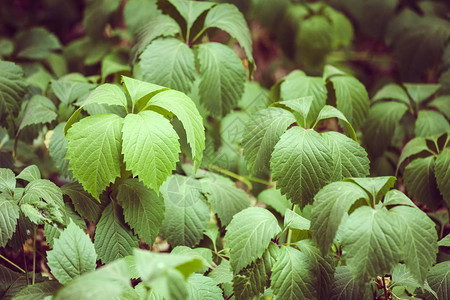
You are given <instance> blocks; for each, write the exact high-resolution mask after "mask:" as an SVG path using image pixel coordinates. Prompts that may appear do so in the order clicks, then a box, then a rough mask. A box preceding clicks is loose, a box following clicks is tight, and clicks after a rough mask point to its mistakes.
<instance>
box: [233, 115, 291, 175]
mask: <svg viewBox="0 0 450 300" xmlns="http://www.w3.org/2000/svg"><path fill="white" fill-rule="evenodd" d="M293 123H295V118H294V115H293V114H292V113H290V112H288V111H286V110H284V109H280V108H277V107H269V108H267V109H265V110H261V111H259V112H257V113H255V114H254V115H253V116H252V118H251V120H250V121H249V122H248V123H247V125H246V127H245V130H244V135H243V143H242V144H243V148H244V157H245V160H246V162H247V166H248V169H249V171H250V172H251V173H253V174H260V173H264V172H266V171H268V170H269V160H270V156H271V154H272V152H273V148H274V147H275V145H276V143H278V141H279V139H280V137H281V135H282V134H283V133H284V132H285V131H286V129H287V128H288V126H289V125H291V124H293Z"/></svg>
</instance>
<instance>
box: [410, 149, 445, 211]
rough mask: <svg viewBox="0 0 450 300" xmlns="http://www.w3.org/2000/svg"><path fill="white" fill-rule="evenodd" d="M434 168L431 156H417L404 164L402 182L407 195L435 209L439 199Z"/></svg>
mask: <svg viewBox="0 0 450 300" xmlns="http://www.w3.org/2000/svg"><path fill="white" fill-rule="evenodd" d="M434 168H435V161H434V157H433V156H429V157H426V158H417V159H415V160H414V161H412V162H411V163H410V164H408V165H407V166H406V168H405V172H404V174H403V182H404V184H405V186H406V190H407V191H408V195H409V196H410V197H411V198H415V199H416V200H417V201H419V202H421V203H423V204H426V205H427V206H429V207H430V208H431V209H436V208H437V206H438V205H439V199H441V197H440V195H439V190H438V188H437V184H436V177H435V174H434ZM447 168H448V166H447ZM447 184H448V183H447Z"/></svg>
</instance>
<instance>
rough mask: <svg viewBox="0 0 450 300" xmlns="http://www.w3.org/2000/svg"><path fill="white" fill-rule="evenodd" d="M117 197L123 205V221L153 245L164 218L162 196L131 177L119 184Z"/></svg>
mask: <svg viewBox="0 0 450 300" xmlns="http://www.w3.org/2000/svg"><path fill="white" fill-rule="evenodd" d="M117 199H118V200H119V202H120V204H121V206H122V207H123V214H124V218H125V222H127V223H128V225H130V227H131V228H132V229H133V230H134V232H135V233H136V234H137V235H138V236H139V237H140V238H141V239H143V240H144V242H146V243H147V244H148V245H149V246H151V245H153V242H154V241H155V239H156V237H157V236H158V232H159V228H160V226H161V223H162V221H163V219H164V200H163V199H162V197H161V196H158V195H157V194H156V193H155V192H154V191H152V190H150V189H147V188H146V187H145V186H144V185H143V184H142V183H140V182H139V180H138V179H137V178H133V179H128V180H126V181H125V182H124V183H122V184H121V185H119V193H118V194H117Z"/></svg>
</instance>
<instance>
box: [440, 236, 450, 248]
mask: <svg viewBox="0 0 450 300" xmlns="http://www.w3.org/2000/svg"><path fill="white" fill-rule="evenodd" d="M438 245H439V247H450V234H447V235H446V236H445V237H443V238H442V239H441V240H440V241H439V242H438Z"/></svg>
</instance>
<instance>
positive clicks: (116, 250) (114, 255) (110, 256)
mask: <svg viewBox="0 0 450 300" xmlns="http://www.w3.org/2000/svg"><path fill="white" fill-rule="evenodd" d="M94 245H95V250H96V251H97V254H98V256H99V258H100V259H101V260H102V262H103V263H105V264H106V263H109V262H112V261H114V260H116V259H118V258H122V257H125V256H127V255H131V254H132V253H133V248H137V247H138V246H139V243H138V239H137V238H136V237H135V236H134V235H133V233H132V232H131V229H130V228H128V226H127V225H126V224H125V222H124V221H123V213H122V209H121V208H120V206H118V205H117V204H115V203H114V202H111V204H109V205H108V206H107V207H106V208H105V209H104V210H103V213H102V217H101V218H100V221H99V222H98V223H97V226H96V228H95V238H94Z"/></svg>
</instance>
